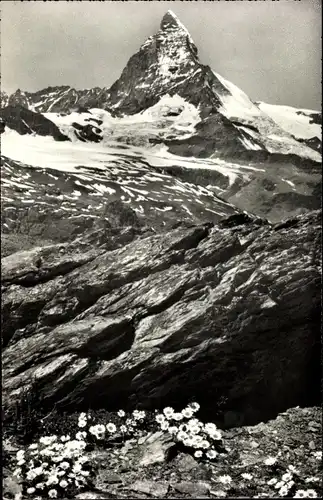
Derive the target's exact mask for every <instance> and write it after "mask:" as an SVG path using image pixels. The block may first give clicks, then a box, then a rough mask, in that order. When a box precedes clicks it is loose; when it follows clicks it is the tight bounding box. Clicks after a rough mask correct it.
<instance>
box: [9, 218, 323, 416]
mask: <svg viewBox="0 0 323 500" xmlns="http://www.w3.org/2000/svg"><path fill="white" fill-rule="evenodd" d="M234 217H235V218H236V219H233V220H231V221H230V220H227V221H223V222H222V223H220V226H212V225H210V224H208V225H199V226H192V227H179V228H177V229H173V230H171V231H168V232H164V233H159V234H152V235H149V233H142V234H139V235H137V236H136V237H135V238H134V239H133V240H132V241H130V242H128V244H126V245H124V242H123V244H121V245H120V241H122V240H121V238H122V235H121V234H120V236H119V238H120V239H119V241H118V237H117V238H116V239H115V242H114V245H115V246H114V247H113V246H112V245H111V242H112V240H111V236H109V232H105V231H104V230H97V231H96V232H94V233H93V231H92V232H90V233H88V235H86V234H83V235H82V236H81V237H79V238H78V239H76V240H75V241H74V242H72V243H65V244H58V245H56V246H55V245H54V246H47V247H44V248H42V249H40V248H35V249H34V250H30V251H26V252H20V253H15V254H13V255H11V256H8V257H6V258H4V259H2V300H3V302H2V314H3V322H2V338H3V342H4V346H5V347H6V348H5V351H4V353H3V401H4V404H5V405H12V404H13V402H14V400H15V398H17V397H18V395H19V393H20V392H21V391H22V390H23V388H26V387H28V386H29V384H30V383H31V381H32V378H33V377H35V378H36V379H37V380H38V381H39V382H40V386H41V388H42V389H41V395H40V396H39V398H40V404H41V405H43V407H47V406H48V408H51V407H52V405H53V404H54V403H55V404H56V405H57V406H58V407H63V408H64V409H66V408H74V409H80V410H81V409H82V408H85V407H88V406H90V407H92V408H95V407H96V408H99V407H100V406H101V407H102V406H105V404H106V405H108V406H109V408H111V409H113V408H114V409H118V408H119V407H120V406H121V407H123V408H125V409H126V408H135V407H141V408H150V409H153V408H156V407H157V408H159V407H163V406H166V405H171V406H174V407H175V408H176V407H178V406H181V407H182V406H183V405H185V404H186V402H187V400H190V398H193V399H198V400H199V402H200V404H201V408H202V410H201V411H202V412H204V416H205V417H208V418H210V417H211V416H212V418H214V415H215V412H216V409H217V404H218V402H219V401H221V400H222V399H225V404H224V406H223V408H222V414H221V416H220V417H219V418H220V423H221V424H222V425H224V424H225V419H226V417H225V415H226V414H227V413H228V412H235V413H236V414H237V415H240V417H241V419H242V422H243V423H245V424H250V423H255V422H259V421H261V420H264V419H268V418H271V417H273V416H274V415H276V414H277V413H278V412H279V411H283V410H284V409H286V408H289V407H292V406H296V405H308V404H313V403H314V402H315V401H317V398H318V397H319V377H318V374H319V367H320V359H319V357H320V356H319V352H320V350H319V342H320V338H319V332H320V328H319V321H320V284H321V280H320V277H321V271H320V257H321V255H320V225H321V213H320V212H313V213H310V214H308V215H304V216H299V217H298V218H295V219H293V220H290V221H288V222H286V223H284V224H280V225H276V226H274V227H272V226H270V225H268V224H259V221H252V220H249V221H248V220H245V221H243V220H242V221H241V220H239V216H234ZM128 241H129V239H128ZM240 417H239V418H240Z"/></svg>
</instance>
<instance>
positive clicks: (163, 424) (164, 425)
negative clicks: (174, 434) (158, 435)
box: [160, 420, 169, 431]
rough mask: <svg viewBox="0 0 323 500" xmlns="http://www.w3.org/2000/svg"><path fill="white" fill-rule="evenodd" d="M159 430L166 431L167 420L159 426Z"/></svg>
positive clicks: (167, 426)
mask: <svg viewBox="0 0 323 500" xmlns="http://www.w3.org/2000/svg"><path fill="white" fill-rule="evenodd" d="M160 428H161V430H162V431H167V429H168V428H169V422H167V420H165V421H164V422H162V423H161V424H160Z"/></svg>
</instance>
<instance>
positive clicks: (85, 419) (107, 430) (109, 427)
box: [76, 410, 146, 442]
mask: <svg viewBox="0 0 323 500" xmlns="http://www.w3.org/2000/svg"><path fill="white" fill-rule="evenodd" d="M117 416H118V417H119V418H121V419H123V420H124V422H123V423H122V424H121V425H118V426H117V425H116V424H115V423H113V422H108V423H106V424H105V423H98V424H96V425H90V420H92V417H91V416H90V415H87V414H86V413H81V414H80V415H79V419H78V427H79V428H80V429H83V430H82V431H80V432H78V433H77V434H76V438H77V439H85V438H86V437H87V439H88V440H89V441H91V440H93V439H94V441H95V442H97V441H104V440H105V439H106V438H109V437H111V436H113V435H121V436H122V435H125V434H127V435H132V434H133V433H134V432H135V431H136V430H137V429H138V428H139V427H140V425H141V424H142V423H143V422H144V420H145V417H146V412H144V411H140V410H134V411H133V412H132V413H131V415H130V416H129V417H128V418H126V417H127V415H126V413H125V411H124V410H119V411H118V412H117Z"/></svg>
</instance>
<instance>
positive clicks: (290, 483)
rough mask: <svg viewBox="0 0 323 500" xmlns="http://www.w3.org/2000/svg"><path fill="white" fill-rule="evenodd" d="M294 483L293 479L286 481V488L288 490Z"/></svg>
mask: <svg viewBox="0 0 323 500" xmlns="http://www.w3.org/2000/svg"><path fill="white" fill-rule="evenodd" d="M294 484H295V481H288V483H286V488H288V489H289V490H290V489H291V487H292V486H293V485H294Z"/></svg>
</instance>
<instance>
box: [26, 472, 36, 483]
mask: <svg viewBox="0 0 323 500" xmlns="http://www.w3.org/2000/svg"><path fill="white" fill-rule="evenodd" d="M35 477H36V475H35V474H34V471H33V470H29V471H28V472H27V474H26V479H28V481H32V480H33V479H35Z"/></svg>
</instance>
